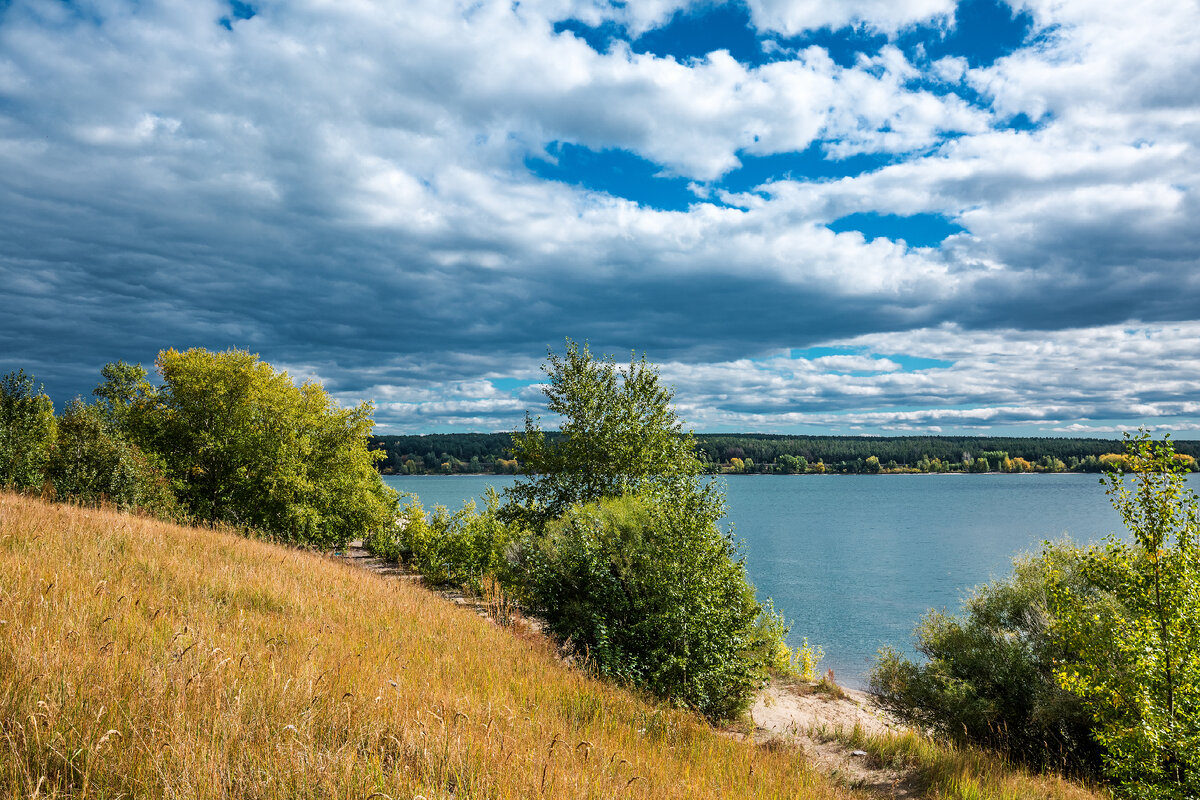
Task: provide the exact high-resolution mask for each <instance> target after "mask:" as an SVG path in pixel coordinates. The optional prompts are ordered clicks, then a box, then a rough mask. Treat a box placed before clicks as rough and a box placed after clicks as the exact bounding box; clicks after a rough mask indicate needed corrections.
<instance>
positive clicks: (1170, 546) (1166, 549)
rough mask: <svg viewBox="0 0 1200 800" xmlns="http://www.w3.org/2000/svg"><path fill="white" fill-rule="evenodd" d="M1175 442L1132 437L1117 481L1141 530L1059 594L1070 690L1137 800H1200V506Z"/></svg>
mask: <svg viewBox="0 0 1200 800" xmlns="http://www.w3.org/2000/svg"><path fill="white" fill-rule="evenodd" d="M1187 468H1188V465H1186V464H1185V463H1183V462H1181V461H1180V460H1179V459H1178V458H1176V457H1175V453H1174V450H1173V448H1172V445H1171V443H1170V441H1169V440H1165V441H1162V442H1154V441H1151V439H1150V437H1149V435H1148V434H1146V433H1145V432H1140V433H1139V434H1138V435H1137V436H1136V437H1132V438H1131V437H1129V436H1128V435H1126V453H1125V462H1124V471H1126V472H1129V473H1132V474H1133V482H1132V485H1129V484H1126V483H1125V481H1124V477H1123V476H1122V475H1118V474H1112V475H1109V476H1108V477H1106V478H1105V482H1106V483H1107V484H1108V494H1109V497H1110V499H1111V500H1112V503H1113V506H1114V507H1115V508H1116V509H1117V511H1118V512H1119V513H1120V514H1121V518H1122V520H1123V521H1124V522H1125V525H1126V527H1127V528H1128V529H1129V531H1130V532H1131V533H1132V534H1133V542H1132V543H1128V542H1124V541H1121V540H1118V539H1116V538H1110V539H1109V540H1108V541H1107V542H1106V543H1105V544H1103V545H1100V546H1095V547H1091V548H1088V549H1087V550H1086V551H1085V552H1084V553H1083V554H1082V557H1081V560H1080V563H1079V572H1080V573H1081V574H1082V575H1083V577H1084V579H1085V581H1086V583H1087V585H1088V587H1089V591H1082V592H1081V591H1078V590H1077V589H1076V587H1073V586H1071V585H1069V584H1062V585H1057V584H1059V582H1055V583H1056V585H1055V592H1054V595H1053V599H1054V608H1055V613H1056V615H1057V617H1058V620H1059V630H1060V635H1061V638H1062V641H1063V643H1064V646H1065V648H1066V649H1067V652H1068V653H1069V654H1070V656H1071V657H1070V658H1068V659H1064V661H1063V662H1062V663H1061V664H1060V666H1059V669H1058V679H1059V681H1060V683H1061V684H1062V685H1063V686H1065V687H1067V688H1068V689H1069V690H1070V691H1072V692H1074V693H1075V694H1077V695H1078V696H1079V697H1080V698H1081V699H1082V700H1083V703H1084V705H1085V706H1086V708H1087V710H1088V711H1089V712H1090V713H1091V715H1092V716H1093V717H1094V718H1095V720H1096V731H1095V735H1096V739H1097V740H1098V741H1099V742H1100V743H1101V745H1102V746H1103V747H1104V751H1105V753H1104V766H1105V771H1106V773H1107V774H1108V776H1109V777H1110V778H1111V779H1112V780H1113V782H1114V783H1115V785H1116V787H1117V789H1118V792H1119V793H1120V794H1122V795H1125V796H1128V797H1147V798H1194V797H1198V796H1200V508H1198V504H1197V498H1196V494H1195V492H1193V491H1192V490H1191V489H1189V488H1188V487H1187V484H1186V478H1185V476H1184V473H1185V471H1186V470H1187Z"/></svg>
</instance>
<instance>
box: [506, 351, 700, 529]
mask: <svg viewBox="0 0 1200 800" xmlns="http://www.w3.org/2000/svg"><path fill="white" fill-rule="evenodd" d="M542 369H543V371H544V372H545V373H546V374H547V375H548V376H549V378H550V382H549V385H548V386H547V387H546V389H545V393H546V399H547V404H546V405H547V408H548V409H549V410H550V412H551V413H554V414H557V415H559V416H560V417H561V418H562V435H561V436H559V437H556V438H555V439H553V440H551V439H549V438H548V437H547V436H546V435H545V433H544V432H543V431H542V428H541V425H540V424H539V421H538V420H535V419H534V418H532V417H530V416H529V415H526V417H525V429H524V431H522V432H516V433H514V434H513V448H512V452H513V457H514V458H516V459H517V460H518V461H519V462H520V464H521V466H522V468H523V470H524V472H525V474H526V476H527V477H526V479H525V480H524V481H520V482H518V483H517V484H515V485H514V486H512V487H510V488H509V489H508V490H507V492H506V503H505V506H504V508H503V509H502V512H503V514H504V516H505V517H506V518H508V519H517V520H520V521H521V522H523V523H524V524H527V525H530V526H532V527H534V528H535V529H539V530H540V529H541V528H542V527H543V526H544V525H545V523H546V522H547V521H549V520H552V519H556V518H558V517H560V516H562V515H563V514H564V513H566V511H567V509H568V508H570V507H571V506H573V505H575V504H577V503H586V502H590V501H593V500H599V499H600V498H603V497H619V496H621V495H623V494H628V493H631V492H638V491H641V490H643V489H646V488H649V487H652V486H654V487H662V486H668V485H671V484H673V483H676V482H682V483H683V484H684V485H689V486H690V485H693V484H694V483H695V478H696V476H697V475H699V474H700V470H701V464H700V461H699V459H698V458H697V457H696V448H695V442H694V439H693V437H692V434H691V432H688V433H684V432H683V430H682V424H681V423H680V421H679V419H678V418H677V417H676V415H675V411H674V409H673V408H672V406H671V401H672V399H673V397H674V392H673V391H672V390H671V389H669V388H667V387H665V386H663V385H662V384H661V383H660V382H659V377H658V370H657V369H656V368H655V367H654V366H652V365H650V364H648V363H647V362H646V359H645V356H643V357H642V358H641V359H640V360H639V359H632V360H631V361H630V363H629V366H628V367H627V368H622V367H618V366H617V364H616V362H615V361H613V360H612V358H602V359H598V358H594V357H593V356H592V354H591V352H590V351H589V350H588V347H587V345H586V344H584V346H583V347H582V348H580V347H579V345H577V344H576V343H575V342H573V341H571V340H570V339H568V340H567V346H566V353H565V355H564V356H562V357H560V356H559V355H558V354H556V353H554V352H550V353H549V355H548V361H547V363H546V364H544V365H543V367H542Z"/></svg>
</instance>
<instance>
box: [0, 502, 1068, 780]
mask: <svg viewBox="0 0 1200 800" xmlns="http://www.w3.org/2000/svg"><path fill="white" fill-rule="evenodd" d="M1006 780H1007V779H1006ZM1021 780H1023V779H1021ZM1048 783H1052V784H1053V785H1054V786H1055V787H1058V788H1056V789H1055V790H1054V791H1053V792H1050V791H1047V790H1046V788H1045V787H1046V786H1047V785H1048ZM1009 785H1010V786H1015V790H1014V791H1015V793H1014V794H1013V796H1023V792H1024V790H1023V789H1022V787H1023V786H1026V784H1023V783H1020V781H1018V783H1017V784H1015V785H1014V784H1009ZM1029 787H1032V784H1030V785H1029V786H1028V787H1026V788H1029ZM1037 788H1038V794H1039V796H1054V797H1067V796H1080V797H1083V796H1088V795H1085V793H1084V792H1082V791H1080V790H1077V789H1074V788H1072V787H1069V786H1066V785H1062V784H1061V782H1059V781H1057V780H1055V781H1050V782H1046V781H1041V780H1038V781H1037ZM376 793H377V794H376ZM67 795H70V796H71V797H75V798H81V797H112V798H115V797H120V796H124V797H180V798H210V797H211V798H216V797H236V798H275V797H278V798H284V797H287V798H294V797H314V798H315V797H322V798H326V797H337V798H366V797H370V796H375V797H387V798H400V797H405V798H411V797H414V796H416V795H421V796H424V797H425V798H430V800H432V798H435V797H450V796H453V797H455V798H467V797H489V798H505V797H562V798H567V797H570V798H577V797H596V798H601V797H604V798H610V797H632V798H636V797H646V798H650V797H655V798H657V797H689V798H706V797H713V798H715V797H780V798H782V797H788V798H797V797H799V798H834V797H849V796H853V794H852V793H851V792H850V791H849V790H848V789H843V788H838V787H836V786H834V785H832V784H830V783H828V782H827V781H826V780H825V779H824V778H822V777H820V776H819V775H817V774H816V773H815V772H813V771H811V770H810V769H809V768H808V767H807V766H806V764H805V762H804V760H803V758H802V756H801V755H800V754H799V753H798V752H797V751H796V750H793V749H791V748H786V747H755V746H753V745H751V744H748V743H744V742H741V741H737V740H735V739H733V738H731V737H729V736H725V735H721V734H719V733H716V732H714V731H712V730H710V729H709V728H707V727H705V726H703V725H702V724H700V723H698V722H696V721H695V720H694V719H693V718H692V717H690V716H687V715H684V714H681V713H677V712H673V711H668V710H661V709H656V708H654V707H652V706H650V705H647V704H646V703H644V702H642V701H640V700H639V699H637V698H635V697H633V696H632V695H630V694H628V693H626V692H624V691H621V690H619V689H616V688H614V687H611V686H607V685H604V684H601V683H599V682H597V681H594V680H592V679H589V678H587V677H586V676H584V675H583V674H581V673H580V672H578V671H576V670H571V669H568V668H565V667H563V666H562V665H561V664H560V663H559V662H558V661H556V659H555V658H554V654H553V652H552V651H551V650H550V648H549V647H548V646H547V645H546V644H545V642H544V641H542V640H540V639H538V638H524V639H523V638H519V637H517V636H514V635H512V634H510V633H509V632H507V631H505V630H502V629H500V628H498V627H496V626H495V625H493V624H491V623H490V622H488V621H486V620H483V619H480V618H479V617H478V616H476V615H475V614H474V613H473V612H472V611H470V610H469V609H465V608H462V607H457V606H454V605H453V604H450V603H448V602H445V601H444V600H442V599H441V598H439V597H437V596H436V595H433V594H430V593H429V592H427V591H425V590H424V589H422V588H420V587H418V586H413V585H411V584H410V583H409V582H405V581H396V580H388V579H385V578H381V577H379V576H376V575H373V574H369V573H366V572H363V571H361V570H357V569H355V568H354V567H351V566H349V565H346V564H343V563H341V562H339V561H334V560H331V559H325V558H322V557H320V556H316V555H312V554H308V553H304V552H300V551H296V550H290V549H286V548H283V547H279V546H276V545H272V544H268V543H264V542H259V541H252V540H247V539H242V538H239V537H236V536H233V535H228V534H223V533H215V532H213V531H206V530H198V529H191V528H183V527H177V526H173V525H168V524H164V523H161V522H156V521H152V520H148V519H144V518H138V517H131V516H127V515H123V514H118V513H114V512H108V511H97V510H89V509H83V510H81V509H77V508H72V507H68V506H54V505H47V504H44V503H41V502H39V501H36V500H32V499H28V498H24V497H19V496H16V495H11V494H4V493H0V796H4V797H31V796H37V797H56V796H57V797H63V796H67Z"/></svg>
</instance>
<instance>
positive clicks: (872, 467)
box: [863, 456, 883, 474]
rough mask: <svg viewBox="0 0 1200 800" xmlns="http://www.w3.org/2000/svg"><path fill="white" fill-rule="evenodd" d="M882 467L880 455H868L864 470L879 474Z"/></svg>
mask: <svg viewBox="0 0 1200 800" xmlns="http://www.w3.org/2000/svg"><path fill="white" fill-rule="evenodd" d="M881 469H883V467H882V466H880V464H879V457H878V456H867V460H866V462H864V464H863V472H869V473H872V474H878V473H879V471H880V470H881Z"/></svg>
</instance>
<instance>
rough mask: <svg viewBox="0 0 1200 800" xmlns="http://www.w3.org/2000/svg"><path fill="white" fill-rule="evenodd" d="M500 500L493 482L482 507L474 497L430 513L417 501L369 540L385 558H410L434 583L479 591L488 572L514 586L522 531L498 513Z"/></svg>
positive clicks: (488, 575) (366, 543)
mask: <svg viewBox="0 0 1200 800" xmlns="http://www.w3.org/2000/svg"><path fill="white" fill-rule="evenodd" d="M499 502H500V500H499V496H498V495H497V494H496V492H495V490H494V489H491V488H490V487H489V489H488V493H487V501H486V503H485V506H484V509H483V511H482V512H477V511H476V507H475V503H474V501H471V502H468V503H466V504H464V505H463V507H462V508H461V509H459V510H458V511H456V512H454V513H453V514H451V513H450V512H449V511H447V510H446V508H445V507H443V506H436V507H435V508H434V510H433V513H432V514H431V515H429V517H428V518H426V514H425V509H424V508H422V507H421V504H420V503H419V502H416V501H414V502H413V503H412V504H411V505H410V506H409V507H408V508H407V509H405V511H404V514H403V516H402V517H401V519H400V521H399V523H398V524H397V525H396V526H395V527H394V528H388V529H386V530H381V531H379V532H377V533H374V534H372V535H371V536H369V537H367V538H366V539H365V540H364V542H363V544H364V546H365V547H366V548H367V549H368V550H370V551H371V552H372V553H374V554H375V555H377V556H379V557H380V558H383V559H386V560H390V561H404V562H406V563H408V564H409V565H411V566H412V567H413V568H414V569H416V570H418V571H419V572H420V573H421V574H422V575H423V576H424V577H425V578H426V579H427V580H428V581H430V582H431V583H435V584H447V583H448V584H455V585H463V586H465V587H466V588H468V589H470V590H471V591H473V592H475V593H476V594H480V593H481V592H482V581H483V579H484V578H488V577H490V578H493V579H498V580H500V581H501V583H502V584H504V585H506V586H511V585H513V584H514V583H517V582H518V581H517V579H516V576H515V575H514V573H513V572H512V569H511V567H510V565H509V562H508V560H507V558H506V555H507V552H508V550H509V549H510V546H511V545H512V544H513V542H514V541H515V539H516V538H517V536H516V533H515V528H511V527H509V526H508V525H506V524H505V523H503V522H501V521H500V519H499V518H498V517H497V507H498V506H499Z"/></svg>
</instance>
